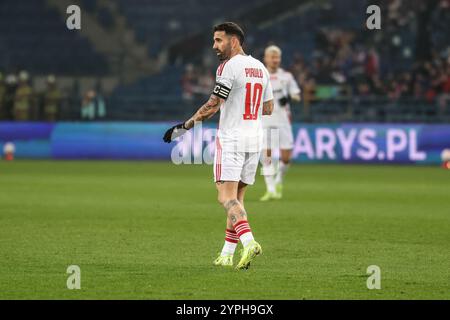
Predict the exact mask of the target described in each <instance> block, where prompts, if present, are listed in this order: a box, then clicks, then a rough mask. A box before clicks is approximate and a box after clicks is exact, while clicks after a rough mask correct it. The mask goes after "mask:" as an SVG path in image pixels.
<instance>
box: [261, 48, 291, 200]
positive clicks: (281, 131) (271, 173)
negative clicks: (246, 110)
mask: <svg viewBox="0 0 450 320" xmlns="http://www.w3.org/2000/svg"><path fill="white" fill-rule="evenodd" d="M264 63H265V65H266V67H267V70H269V73H270V82H271V84H272V88H273V95H274V109H273V113H272V115H270V116H263V127H264V149H265V150H263V152H262V157H263V159H262V163H263V167H262V174H263V175H264V180H265V182H266V187H267V190H266V193H265V194H264V195H263V196H262V197H261V199H260V200H261V201H269V200H271V199H281V197H282V195H283V194H282V192H283V179H284V176H285V174H286V172H287V170H288V168H289V163H290V161H291V157H292V149H293V147H294V136H293V134H292V125H291V111H290V101H295V102H299V101H300V88H299V87H298V85H297V82H296V81H295V79H294V77H293V76H292V74H291V73H290V72H287V71H285V70H283V69H282V68H280V65H281V50H280V48H278V47H277V46H269V47H267V48H266V50H265V51H264ZM272 146H276V147H278V148H279V149H280V160H281V161H280V162H279V166H278V169H276V168H275V167H276V166H274V165H273V162H272V150H271V147H272Z"/></svg>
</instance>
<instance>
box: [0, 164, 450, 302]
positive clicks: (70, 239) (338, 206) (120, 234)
mask: <svg viewBox="0 0 450 320" xmlns="http://www.w3.org/2000/svg"><path fill="white" fill-rule="evenodd" d="M449 182H450V171H445V170H443V169H440V168H432V167H406V166H356V165H355V166H353V165H346V166H338V165H294V166H292V167H291V170H290V171H289V172H288V175H287V179H286V183H285V197H284V199H283V200H282V201H277V202H270V203H260V202H258V201H257V200H258V198H259V197H260V196H261V194H262V193H263V190H264V184H263V179H262V177H261V176H258V177H257V182H256V185H255V186H253V187H250V188H249V190H248V192H247V198H246V203H245V205H246V209H247V212H248V213H249V220H250V223H251V226H252V229H253V231H254V234H255V237H256V239H257V240H258V241H259V242H260V243H261V245H262V247H263V251H264V253H263V255H262V256H260V257H258V258H257V259H256V260H255V262H254V263H253V264H252V266H251V268H250V269H249V270H247V271H235V270H230V269H221V268H217V267H214V266H213V265H212V261H213V259H214V258H215V257H216V254H217V253H218V252H219V251H220V249H221V247H222V244H223V237H224V229H225V213H224V210H223V209H222V208H221V207H220V206H219V204H218V203H217V200H216V198H217V196H216V190H215V187H214V184H213V182H212V167H211V166H206V165H183V166H176V165H173V164H171V163H169V162H167V163H164V162H107V161H98V162H92V161H84V162H83V161H80V162H65V161H60V162H51V161H15V162H11V163H7V162H5V161H0V299H449V298H450V271H449V270H450V250H449V245H450V188H449V186H450V184H449ZM237 258H238V256H236V257H235V263H236V262H237V260H238V259H237ZM69 265H78V266H80V268H81V290H68V289H67V287H66V280H67V277H68V276H69V275H68V274H66V269H67V267H68V266H69ZM369 265H377V266H379V267H380V268H381V289H380V290H369V289H367V287H366V280H367V277H368V275H367V274H366V269H367V267H368V266H369Z"/></svg>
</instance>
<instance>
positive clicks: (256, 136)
mask: <svg viewBox="0 0 450 320" xmlns="http://www.w3.org/2000/svg"><path fill="white" fill-rule="evenodd" d="M269 77H270V76H269V72H268V71H267V69H266V67H265V66H264V65H263V64H262V63H261V62H260V61H259V60H257V59H255V58H253V57H252V56H246V55H241V54H238V55H236V56H234V57H232V58H231V59H229V60H227V61H225V62H223V63H222V64H221V65H220V66H219V68H218V69H217V74H216V85H215V87H214V91H213V94H215V95H217V96H219V97H221V98H222V99H225V102H224V103H223V104H222V105H221V106H220V122H219V128H218V142H219V143H220V145H221V148H222V149H224V150H228V151H239V152H259V151H260V150H261V148H262V139H263V129H262V109H263V107H262V105H263V103H264V102H266V101H270V100H272V99H273V93H272V86H271V84H270V79H269Z"/></svg>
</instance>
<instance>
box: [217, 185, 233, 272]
mask: <svg viewBox="0 0 450 320" xmlns="http://www.w3.org/2000/svg"><path fill="white" fill-rule="evenodd" d="M225 184H226V185H225ZM223 185H225V186H224V187H221V186H223ZM234 185H236V187H235V186H234ZM237 185H238V183H237V182H229V183H226V182H224V181H217V182H216V188H217V193H218V200H219V202H220V204H221V205H224V201H227V199H233V198H237ZM233 195H234V196H233ZM238 242H239V237H238V235H237V233H236V231H235V230H234V226H233V223H232V221H231V219H230V217H229V216H228V215H227V224H226V230H225V243H224V245H223V248H222V251H221V253H220V255H219V257H218V258H217V259H216V260H215V261H214V265H217V266H226V267H228V266H229V267H231V266H233V255H234V252H235V251H236V247H237V244H238Z"/></svg>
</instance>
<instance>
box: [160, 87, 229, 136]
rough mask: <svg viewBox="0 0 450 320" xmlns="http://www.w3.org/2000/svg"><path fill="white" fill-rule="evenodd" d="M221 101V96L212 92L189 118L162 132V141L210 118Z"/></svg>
mask: <svg viewBox="0 0 450 320" xmlns="http://www.w3.org/2000/svg"><path fill="white" fill-rule="evenodd" d="M223 101H224V100H223V99H222V98H220V97H218V96H217V95H215V94H212V95H211V96H210V97H209V99H208V101H207V102H206V103H205V104H203V105H202V106H201V107H200V108H199V109H198V110H197V112H196V113H195V114H194V115H193V116H192V117H191V118H189V119H188V120H186V121H185V122H183V123H180V124H177V125H175V126H173V127H172V128H170V129H169V130H167V131H166V133H165V134H164V138H163V140H164V142H167V143H169V142H171V141H172V140H174V139H175V138H178V137H179V136H181V135H183V134H184V133H185V132H186V131H187V130H189V129H191V128H192V127H194V125H195V123H196V122H198V121H203V120H206V119H209V118H211V117H212V116H213V115H214V114H215V113H216V112H217V111H218V110H219V109H220V105H221V104H222V103H223Z"/></svg>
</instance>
